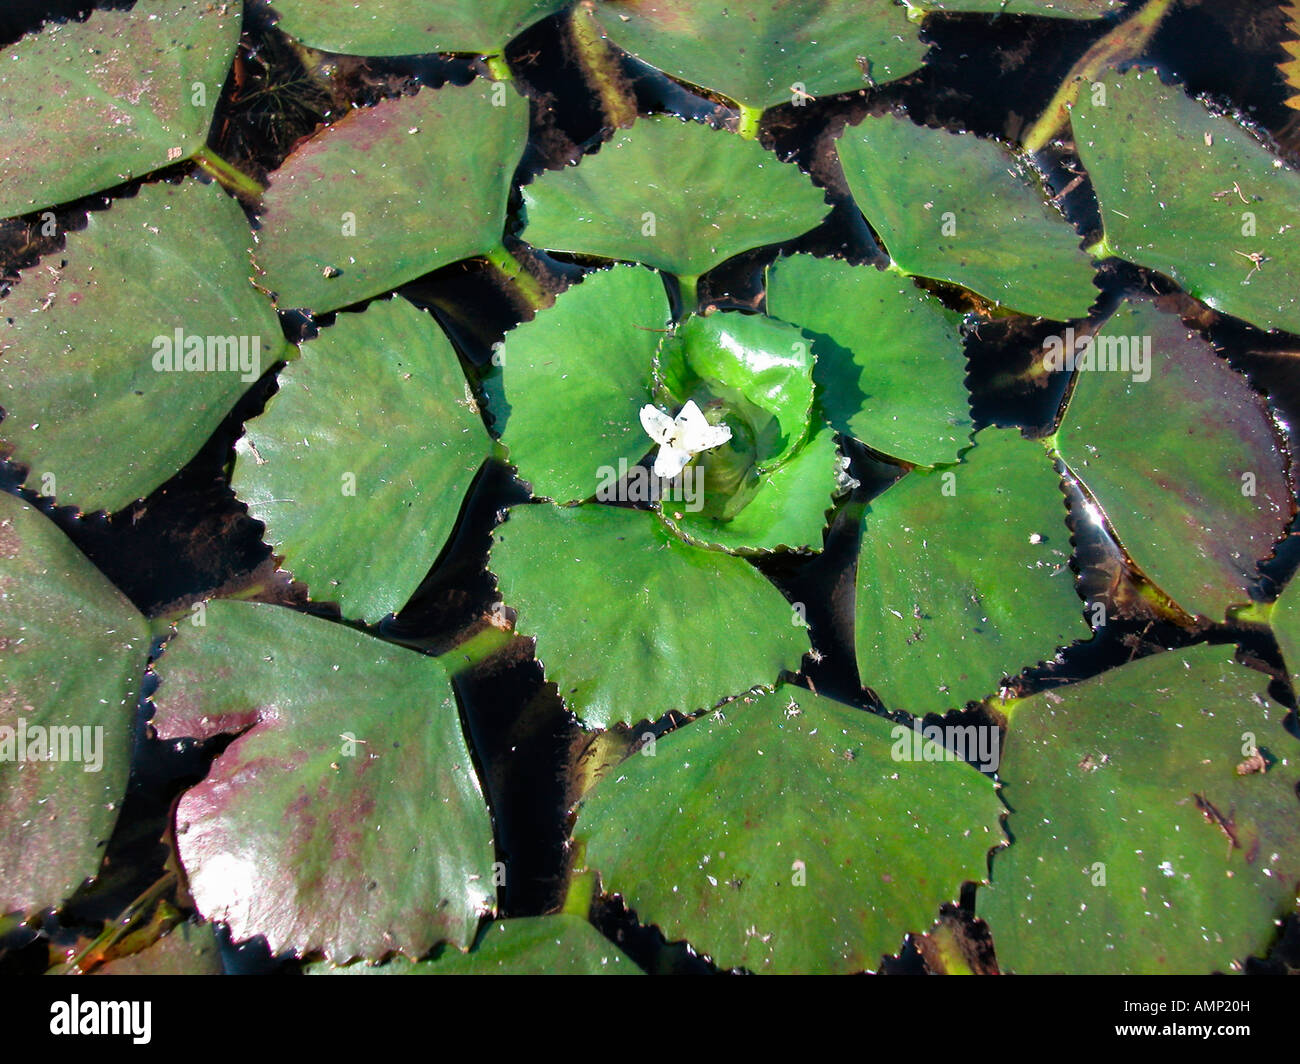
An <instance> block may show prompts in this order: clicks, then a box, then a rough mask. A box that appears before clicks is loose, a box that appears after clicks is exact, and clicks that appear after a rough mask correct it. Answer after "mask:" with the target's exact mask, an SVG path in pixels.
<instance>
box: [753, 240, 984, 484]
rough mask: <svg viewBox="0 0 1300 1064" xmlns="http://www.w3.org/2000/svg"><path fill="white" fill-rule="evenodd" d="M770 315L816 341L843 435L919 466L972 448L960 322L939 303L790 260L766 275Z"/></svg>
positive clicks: (893, 283)
mask: <svg viewBox="0 0 1300 1064" xmlns="http://www.w3.org/2000/svg"><path fill="white" fill-rule="evenodd" d="M767 310H768V313H769V314H772V315H774V316H775V317H778V318H782V319H784V320H785V321H789V322H794V323H795V324H796V325H799V326H800V327H801V328H802V329H803V331H804V332H806V333H807V334H808V335H809V336H811V337H813V339H814V340H815V350H816V352H817V366H816V368H815V369H814V370H813V377H814V378H815V379H816V381H817V384H818V388H819V389H820V394H821V398H822V405H823V407H824V408H825V410H826V416H827V417H828V418H829V419H830V423H831V425H833V426H834V427H835V428H836V429H838V430H839V431H840V432H844V433H847V434H849V435H851V436H856V437H857V438H858V439H859V440H861V441H862V442H863V443H865V444H867V445H868V446H869V447H871V448H872V449H873V450H876V451H879V452H880V453H881V454H887V455H892V456H893V457H894V458H897V459H900V460H901V461H904V462H909V463H911V464H913V465H926V466H932V465H937V464H939V463H940V462H955V461H956V460H957V455H958V452H959V451H960V449H961V448H962V447H965V446H966V445H967V444H969V443H970V427H971V418H970V397H969V395H968V394H967V392H966V386H965V383H964V381H965V378H966V355H965V352H964V349H963V345H962V338H961V333H960V330H959V325H960V322H961V315H960V314H958V313H956V312H955V311H951V310H948V309H947V308H946V307H945V306H943V304H941V303H940V302H939V301H938V300H937V299H935V298H934V297H933V296H930V295H927V294H926V293H924V292H921V291H919V290H918V289H916V288H915V287H914V286H913V285H912V284H911V282H909V281H907V280H906V279H904V278H901V277H899V276H897V275H896V274H894V273H892V272H886V271H882V270H876V269H872V268H871V267H869V266H850V265H848V263H846V262H843V261H840V260H837V259H816V258H813V257H812V256H811V255H792V256H790V257H788V258H783V259H779V260H778V261H777V262H776V263H774V264H773V265H772V266H771V268H770V269H769V270H768V275H767ZM918 381H924V382H925V387H923V388H919V387H917V382H918Z"/></svg>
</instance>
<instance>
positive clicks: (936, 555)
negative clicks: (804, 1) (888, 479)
mask: <svg viewBox="0 0 1300 1064" xmlns="http://www.w3.org/2000/svg"><path fill="white" fill-rule="evenodd" d="M1069 560H1070V534H1069V530H1068V529H1067V528H1066V525H1065V499H1064V498H1063V497H1062V495H1061V491H1060V481H1059V478H1058V477H1057V474H1056V470H1055V469H1054V468H1053V467H1052V462H1051V460H1050V459H1049V458H1048V456H1047V455H1046V454H1044V453H1043V450H1042V448H1041V447H1039V446H1038V445H1037V444H1035V443H1031V442H1029V441H1028V440H1023V439H1021V438H1020V435H1019V433H1018V432H1015V431H1013V430H1010V429H984V430H983V431H981V432H979V433H978V434H977V435H976V436H975V446H974V447H973V448H972V449H971V450H969V451H968V452H966V454H965V455H964V456H963V458H962V461H961V463H960V464H959V465H956V466H953V467H952V468H951V469H943V470H940V469H936V470H922V469H917V470H915V471H913V472H912V473H910V474H908V475H907V476H905V477H903V479H902V480H900V481H898V483H896V484H894V485H893V486H891V487H890V488H888V489H887V490H886V491H885V492H884V494H882V495H881V496H879V497H878V498H876V499H874V500H872V502H871V504H870V505H869V506H868V507H867V510H866V514H865V517H864V527H863V532H862V547H861V551H860V553H859V555H858V575H857V607H856V610H855V614H854V616H855V618H856V647H857V655H858V671H859V673H860V674H861V676H862V681H863V683H864V684H865V685H866V686H868V687H870V688H872V689H873V690H874V691H875V692H876V693H877V694H878V695H879V696H880V697H881V698H882V699H883V700H884V702H885V704H886V705H887V706H889V707H890V708H891V709H905V710H907V711H908V712H910V713H915V714H918V715H919V714H922V713H928V712H931V711H935V712H937V711H941V710H943V709H946V708H949V707H952V706H961V705H964V704H965V703H966V702H968V701H971V700H974V699H978V698H981V697H983V696H984V695H987V694H989V693H991V692H993V691H995V690H997V688H998V685H999V683H1000V681H1001V679H1002V677H1003V675H1004V674H1005V675H1013V676H1014V675H1015V674H1016V673H1018V672H1019V671H1020V670H1021V669H1023V668H1025V667H1026V666H1030V665H1034V664H1036V663H1038V662H1039V661H1042V660H1045V659H1049V658H1051V657H1052V656H1053V654H1055V652H1056V650H1057V649H1058V648H1059V647H1062V646H1065V645H1067V644H1069V643H1071V642H1073V641H1074V640H1075V639H1081V638H1083V637H1084V636H1085V635H1086V634H1087V628H1086V626H1085V625H1084V621H1083V605H1082V603H1081V601H1080V599H1079V597H1078V595H1077V594H1075V590H1074V574H1073V573H1072V572H1071V571H1070V568H1069Z"/></svg>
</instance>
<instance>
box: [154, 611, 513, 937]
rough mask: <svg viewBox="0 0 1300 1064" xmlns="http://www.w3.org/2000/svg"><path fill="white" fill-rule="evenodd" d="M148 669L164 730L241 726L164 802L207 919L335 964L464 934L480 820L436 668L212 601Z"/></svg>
mask: <svg viewBox="0 0 1300 1064" xmlns="http://www.w3.org/2000/svg"><path fill="white" fill-rule="evenodd" d="M196 620H201V621H202V622H203V623H202V624H197V625H196V624H193V623H192V622H193V621H196ZM156 668H157V671H158V674H159V677H160V680H161V683H160V686H159V688H158V691H157V693H156V694H155V695H154V702H155V704H156V705H157V713H156V714H155V716H154V722H153V723H154V728H155V729H156V730H157V732H158V735H159V737H160V738H163V739H175V738H179V737H182V736H194V737H196V738H205V737H208V736H211V735H215V734H218V733H222V732H225V733H236V732H238V733H240V734H239V737H238V738H237V739H235V741H234V742H233V743H231V744H230V746H229V747H227V748H226V751H225V752H224V753H223V754H222V755H221V756H220V757H219V758H217V760H216V761H214V762H213V764H212V768H211V770H210V771H209V773H208V776H207V778H206V779H205V780H203V782H201V783H199V784H197V785H196V786H194V787H192V788H190V789H189V790H188V791H187V792H186V793H185V795H184V796H183V797H182V798H181V800H180V803H179V805H178V806H177V809H176V834H177V842H178V845H179V850H180V858H181V862H182V864H183V865H184V868H185V872H186V875H187V876H188V877H189V886H190V891H191V893H192V894H193V896H194V900H195V903H196V904H197V906H198V909H199V911H200V913H201V914H202V915H203V916H204V918H205V919H208V920H220V921H225V922H227V923H229V925H230V929H231V933H232V934H233V935H234V937H235V939H236V940H242V939H247V938H250V937H252V936H254V935H265V936H266V940H267V943H268V945H269V946H270V949H271V951H272V952H273V953H278V952H281V951H282V950H286V949H293V950H297V951H308V950H322V951H324V953H325V955H326V956H327V957H328V958H329V959H330V960H334V961H346V960H350V959H352V958H354V957H364V958H368V959H374V960H377V959H379V958H381V957H383V956H384V955H386V954H388V953H391V952H394V951H397V952H401V953H404V954H406V955H407V956H411V957H418V956H421V955H422V954H424V953H426V952H427V951H428V950H430V949H431V948H432V947H433V946H434V945H435V944H436V943H438V942H439V941H441V940H444V939H446V940H450V941H451V942H454V943H455V944H457V945H459V946H462V947H465V946H468V945H469V943H470V942H471V941H472V940H473V937H474V932H475V930H476V929H477V927H478V921H479V919H480V917H482V916H483V914H484V913H486V912H487V911H489V910H490V909H491V908H492V904H493V895H494V888H493V886H492V884H493V880H494V875H493V871H494V869H493V844H492V823H491V818H490V816H489V814H488V809H487V806H486V804H485V803H484V800H483V794H482V791H481V789H480V787H479V782H478V778H477V776H476V775H475V773H474V766H473V763H472V761H471V759H470V754H469V750H468V749H467V748H466V745H465V739H464V737H463V736H462V734H461V730H460V718H459V715H458V713H457V707H456V702H455V700H454V698H453V696H452V692H451V687H450V682H449V679H448V676H447V672H446V670H445V669H444V667H443V666H442V665H441V664H440V663H439V662H437V661H435V660H434V659H432V658H428V657H425V656H423V655H421V654H417V653H415V652H413V651H409V650H403V649H401V648H398V647H394V646H391V645H389V644H386V643H382V642H380V641H379V640H377V639H373V638H371V637H370V636H367V635H363V634H362V633H360V632H356V631H353V630H352V629H350V628H346V627H344V626H343V625H339V624H333V623H331V622H328V621H323V620H319V619H317V618H315V617H309V616H306V615H305V614H301V613H295V612H293V611H291V610H287V609H283V608H281V607H278V606H269V605H265V604H261V603H249V602H222V601H217V602H211V603H208V604H207V606H206V612H205V613H204V614H201V615H200V614H195V615H194V616H193V617H191V618H190V619H189V620H186V621H182V622H180V624H179V631H178V633H177V635H176V636H175V638H174V639H173V640H172V641H171V642H170V643H169V644H168V646H167V649H166V652H165V653H164V655H163V656H162V658H161V659H160V660H159V662H158V665H157V666H156Z"/></svg>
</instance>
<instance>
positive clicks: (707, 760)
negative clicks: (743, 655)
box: [574, 687, 1002, 973]
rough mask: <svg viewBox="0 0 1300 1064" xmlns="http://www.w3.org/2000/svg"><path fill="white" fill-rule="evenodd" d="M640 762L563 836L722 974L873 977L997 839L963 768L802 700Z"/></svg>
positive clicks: (733, 707)
mask: <svg viewBox="0 0 1300 1064" xmlns="http://www.w3.org/2000/svg"><path fill="white" fill-rule="evenodd" d="M900 739H901V740H902V741H901V742H900ZM649 749H653V751H654V756H645V755H644V753H638V754H633V755H632V756H631V757H630V758H629V759H628V760H627V761H625V762H623V764H622V765H620V766H619V767H618V768H617V769H615V770H613V771H611V772H610V773H609V774H608V775H607V776H606V777H605V778H604V779H603V780H602V781H601V782H600V783H598V784H597V785H596V787H595V788H594V789H593V790H592V791H591V792H590V793H589V794H588V796H587V797H586V798H585V799H584V800H583V803H582V805H581V806H580V807H579V811H578V819H577V824H576V825H575V828H574V835H575V838H578V839H581V840H583V841H585V843H586V855H587V864H588V866H589V867H590V868H592V869H595V870H596V871H598V872H599V873H600V875H601V883H602V885H603V887H604V889H605V890H607V891H611V892H615V893H618V894H621V895H622V896H623V897H624V899H625V900H626V902H627V904H628V906H629V907H630V908H632V909H634V910H635V911H636V913H637V916H638V918H639V919H640V920H641V922H642V923H647V924H654V925H656V926H657V927H659V928H660V929H661V930H662V931H663V933H664V935H665V936H666V937H667V938H668V940H669V941H674V940H677V939H681V938H687V939H689V940H690V942H691V944H692V945H693V946H695V947H696V948H697V949H699V950H701V951H702V952H704V953H707V954H708V955H709V956H710V957H712V958H713V960H714V962H715V963H717V964H718V965H720V966H722V967H745V968H748V969H750V970H751V971H754V972H778V973H785V972H800V973H803V972H825V973H832V972H852V971H858V970H861V969H864V968H874V967H876V966H877V965H878V963H879V961H880V958H881V956H882V955H885V954H894V953H897V952H898V950H899V948H900V947H901V945H902V943H903V937H904V935H905V934H907V933H908V932H920V931H923V930H925V929H926V928H928V927H929V926H930V924H931V923H933V922H934V919H935V916H936V914H937V913H938V910H939V907H940V905H942V904H943V903H944V902H947V901H951V900H952V899H954V898H955V897H956V896H957V894H958V892H959V891H960V889H961V885H962V883H963V882H964V881H967V880H973V881H982V880H983V879H984V872H985V868H986V859H987V854H988V851H989V849H990V848H991V847H992V846H995V845H997V844H998V843H1000V842H1001V841H1002V832H1001V830H1000V828H999V822H998V817H999V812H1000V810H999V803H998V800H997V796H996V793H995V791H994V789H993V784H992V782H991V781H990V780H989V779H987V778H986V777H984V776H982V775H981V774H980V773H979V772H978V771H977V770H976V769H974V768H971V767H970V766H969V765H966V764H962V763H959V762H956V761H952V760H943V758H944V755H945V754H946V751H944V750H941V749H939V748H938V747H936V746H934V745H933V744H931V743H929V742H928V741H925V740H917V741H913V732H912V729H911V728H909V727H907V726H906V725H895V724H893V723H892V722H890V721H888V720H886V719H884V718H883V717H878V716H876V715H874V714H871V713H867V712H864V711H862V710H855V709H850V708H849V707H847V706H843V705H840V704H839V703H837V702H832V701H831V700H830V699H828V698H822V697H820V696H818V695H813V694H810V693H808V692H807V691H804V690H801V689H798V688H792V687H784V688H782V689H781V690H779V691H777V692H775V693H773V694H770V695H767V696H764V697H762V698H759V699H757V700H752V701H751V700H748V699H746V700H743V701H741V702H735V703H732V704H730V705H728V706H725V707H723V709H721V710H719V711H718V712H717V713H714V714H711V715H710V716H708V717H706V718H704V719H702V720H697V721H695V722H693V723H691V724H688V725H686V726H685V727H684V728H682V729H679V730H678V731H676V732H673V733H671V734H669V735H666V736H664V737H663V738H661V739H659V740H658V742H657V743H656V744H655V746H654V747H652V748H649ZM918 754H919V756H916V755H918ZM927 755H929V756H927ZM904 758H906V760H905V759H904Z"/></svg>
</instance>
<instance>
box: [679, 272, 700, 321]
mask: <svg viewBox="0 0 1300 1064" xmlns="http://www.w3.org/2000/svg"><path fill="white" fill-rule="evenodd" d="M699 284H700V278H699V275H698V274H697V275H696V276H694V277H688V276H686V275H685V274H679V275H678V277H677V292H678V295H679V298H680V299H681V301H682V317H685V316H686V315H687V314H693V313H695V311H696V310H697V309H698V308H699V305H700V295H699V291H698V288H699Z"/></svg>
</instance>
